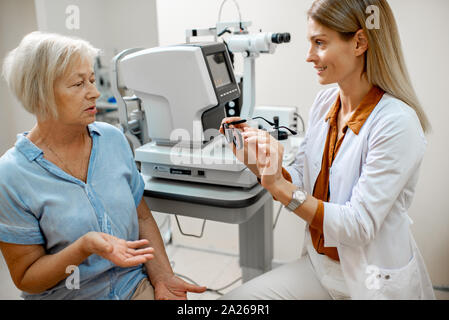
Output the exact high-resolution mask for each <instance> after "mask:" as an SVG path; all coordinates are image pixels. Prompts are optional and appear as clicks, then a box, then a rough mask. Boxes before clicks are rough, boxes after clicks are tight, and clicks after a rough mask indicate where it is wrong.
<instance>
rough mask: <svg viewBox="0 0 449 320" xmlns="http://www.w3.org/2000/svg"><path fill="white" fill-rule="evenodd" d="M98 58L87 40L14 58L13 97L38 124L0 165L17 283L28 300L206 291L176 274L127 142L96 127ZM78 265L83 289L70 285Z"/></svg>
mask: <svg viewBox="0 0 449 320" xmlns="http://www.w3.org/2000/svg"><path fill="white" fill-rule="evenodd" d="M97 54H98V50H97V49H95V48H93V47H92V46H91V45H90V44H89V43H88V42H86V41H84V40H80V39H72V38H69V37H64V36H60V35H56V34H46V33H41V32H33V33H31V34H29V35H27V36H25V38H24V39H23V40H22V42H21V43H20V45H19V46H18V47H17V48H16V49H14V50H13V51H11V52H10V53H9V55H8V56H7V58H6V59H5V62H4V66H3V74H4V77H5V79H6V81H7V82H8V85H9V87H10V89H11V90H12V92H13V93H14V95H15V96H16V97H17V99H18V100H19V101H20V102H21V104H22V105H23V107H24V108H25V109H26V110H27V111H29V112H31V113H32V114H34V115H35V116H36V118H37V124H36V125H35V127H34V128H33V129H32V130H31V131H30V132H25V133H23V134H20V135H18V139H17V142H16V144H15V146H14V147H13V148H11V149H10V150H8V151H7V152H6V153H5V154H4V155H3V156H2V157H1V158H0V176H1V180H0V249H1V251H2V253H3V255H4V257H5V260H6V263H7V264H8V268H9V271H10V274H11V277H12V279H13V281H14V283H15V285H16V286H17V288H19V289H20V290H22V291H23V294H22V296H23V297H24V298H25V299H154V298H155V299H185V298H186V294H187V292H196V293H200V292H204V291H205V290H206V288H205V287H198V286H194V285H190V284H188V283H186V282H184V281H183V280H181V279H179V278H178V277H176V276H175V275H174V273H173V271H172V269H171V266H170V263H169V261H168V258H167V255H166V253H165V250H164V244H163V241H162V238H161V236H160V233H159V230H158V228H157V225H156V223H155V221H154V219H153V216H152V214H151V212H150V210H149V208H148V206H147V205H146V203H145V201H144V199H143V197H142V196H143V190H144V182H143V179H142V177H141V176H140V174H139V172H138V171H137V168H136V166H135V163H134V160H133V156H132V152H131V149H130V147H129V145H128V143H127V140H126V139H125V137H124V136H123V134H122V133H121V132H120V131H119V130H118V129H116V128H115V127H113V126H111V125H108V124H105V123H99V122H95V114H96V112H97V110H96V108H95V100H96V99H97V98H98V96H99V92H98V91H97V89H96V87H95V74H94V72H93V59H94V57H95V56H96V55H97ZM139 239H141V240H139ZM74 266H77V268H78V269H77V275H79V284H76V285H71V286H69V285H66V282H67V283H69V281H66V280H69V279H66V278H67V277H68V276H69V275H70V271H73V270H74V269H76V268H75V267H74ZM74 279H75V280H76V278H75V277H74ZM70 280H72V279H70Z"/></svg>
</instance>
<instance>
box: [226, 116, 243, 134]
mask: <svg viewBox="0 0 449 320" xmlns="http://www.w3.org/2000/svg"><path fill="white" fill-rule="evenodd" d="M240 120H242V118H240V117H228V118H224V119H223V120H221V124H220V129H219V131H220V133H221V134H224V132H223V124H225V123H230V122H234V121H240ZM246 127H249V126H248V124H246V123H240V124H235V125H232V124H231V125H229V128H237V129H241V130H244V128H246Z"/></svg>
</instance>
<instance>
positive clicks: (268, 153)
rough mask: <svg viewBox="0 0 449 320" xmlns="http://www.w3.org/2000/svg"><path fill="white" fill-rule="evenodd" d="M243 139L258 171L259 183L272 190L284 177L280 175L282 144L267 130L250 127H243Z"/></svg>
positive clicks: (282, 154) (282, 153)
mask: <svg viewBox="0 0 449 320" xmlns="http://www.w3.org/2000/svg"><path fill="white" fill-rule="evenodd" d="M243 130H244V132H243V133H242V137H243V140H244V141H245V148H248V149H249V151H248V154H250V155H253V156H252V159H250V160H252V161H253V162H255V164H256V167H257V170H258V172H259V173H260V180H261V181H260V183H261V185H262V186H263V187H264V188H265V189H267V190H268V191H271V190H274V189H275V188H276V186H277V185H278V184H279V183H280V182H281V181H282V180H283V179H284V177H283V176H282V159H283V156H284V146H283V145H282V144H281V143H280V142H279V141H278V140H276V139H275V138H273V137H272V136H271V135H270V134H269V133H268V132H267V131H264V130H259V129H255V128H251V127H246V128H244V129H243Z"/></svg>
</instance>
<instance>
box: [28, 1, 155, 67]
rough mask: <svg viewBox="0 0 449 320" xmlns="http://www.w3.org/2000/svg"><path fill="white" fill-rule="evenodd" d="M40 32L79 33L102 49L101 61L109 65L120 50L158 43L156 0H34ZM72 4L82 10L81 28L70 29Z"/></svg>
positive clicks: (77, 34)
mask: <svg viewBox="0 0 449 320" xmlns="http://www.w3.org/2000/svg"><path fill="white" fill-rule="evenodd" d="M35 3H36V12H37V21H38V27H39V30H41V31H48V32H57V33H61V34H65V35H72V36H77V37H80V38H83V39H86V40H88V41H90V42H91V43H92V44H93V45H94V46H96V47H98V48H101V49H102V50H103V58H102V62H103V63H104V64H109V62H110V60H111V58H112V57H113V56H114V55H115V54H117V53H119V52H120V51H122V50H124V49H127V48H131V47H153V46H156V45H157V44H158V33H157V15H156V1H155V0H127V1H123V0H94V1H92V0H76V1H73V0H35ZM69 5H76V6H77V7H78V8H79V10H80V25H79V27H80V28H79V29H68V28H67V26H66V20H67V19H68V20H69V21H70V16H71V14H70V13H66V8H67V7H68V6H69Z"/></svg>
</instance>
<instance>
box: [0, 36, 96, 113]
mask: <svg viewBox="0 0 449 320" xmlns="http://www.w3.org/2000/svg"><path fill="white" fill-rule="evenodd" d="M99 52H100V50H99V49H97V48H94V47H93V46H92V45H91V44H90V43H89V42H87V41H85V40H82V39H78V38H73V37H67V36H62V35H59V34H54V33H44V32H39V31H35V32H31V33H29V34H27V35H26V36H25V37H24V38H23V39H22V41H21V42H20V44H19V46H18V47H17V48H15V49H14V50H12V51H11V52H9V53H8V55H7V56H6V58H5V60H4V62H3V72H2V74H3V77H4V78H5V80H6V82H7V83H8V86H9V88H10V90H11V91H12V93H13V94H14V95H15V96H16V98H17V99H18V100H19V101H20V103H21V104H22V106H23V107H24V108H25V109H26V110H27V111H28V112H30V113H32V114H34V115H36V116H40V117H42V118H47V117H48V116H53V117H55V118H56V117H57V116H58V115H57V108H56V101H55V94H54V90H53V86H54V83H55V81H56V80H57V79H58V78H59V77H61V76H63V75H64V74H65V72H67V71H68V70H69V68H70V67H71V66H72V64H73V63H74V62H75V61H77V59H80V58H81V59H86V58H87V59H90V61H91V62H92V64H93V62H94V59H95V57H96V56H98V55H99Z"/></svg>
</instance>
